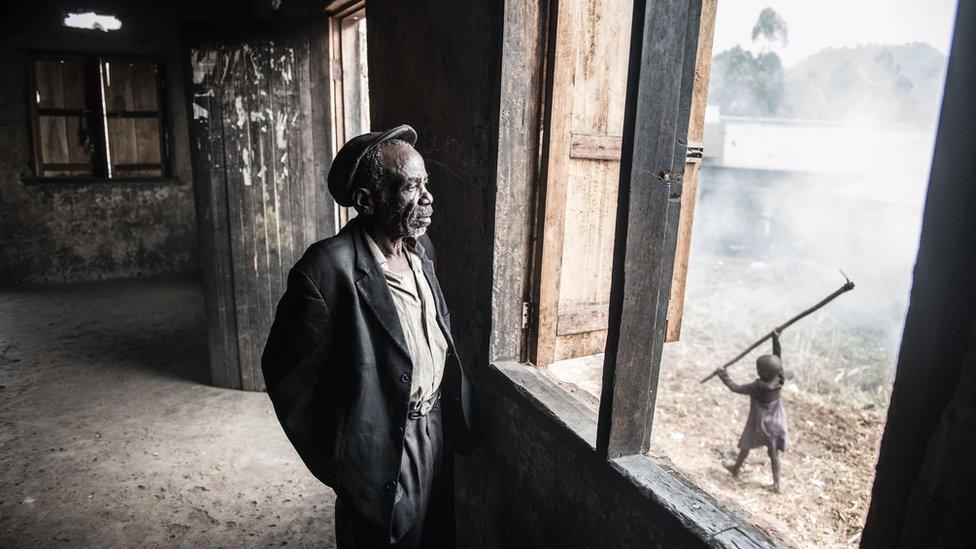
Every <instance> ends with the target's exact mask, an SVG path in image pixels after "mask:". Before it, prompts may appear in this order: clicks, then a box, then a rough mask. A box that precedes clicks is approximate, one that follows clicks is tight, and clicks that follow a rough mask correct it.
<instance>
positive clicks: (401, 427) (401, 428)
mask: <svg viewBox="0 0 976 549" xmlns="http://www.w3.org/2000/svg"><path fill="white" fill-rule="evenodd" d="M397 431H400V434H401V435H402V434H403V426H400V427H397Z"/></svg>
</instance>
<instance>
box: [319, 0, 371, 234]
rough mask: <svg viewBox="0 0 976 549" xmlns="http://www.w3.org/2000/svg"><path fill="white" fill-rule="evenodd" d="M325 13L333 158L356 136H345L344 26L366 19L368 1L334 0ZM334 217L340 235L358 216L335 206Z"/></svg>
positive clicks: (344, 208) (352, 209)
mask: <svg viewBox="0 0 976 549" xmlns="http://www.w3.org/2000/svg"><path fill="white" fill-rule="evenodd" d="M325 11H326V13H327V14H328V16H329V71H330V92H331V102H330V103H331V104H330V112H331V117H332V119H331V121H330V122H331V124H332V156H335V154H336V153H337V152H338V151H339V149H340V148H342V146H343V145H344V144H345V142H346V141H347V140H348V139H350V138H351V137H354V136H349V135H346V133H347V132H346V130H347V128H346V116H347V115H348V114H349V113H348V112H346V111H347V109H346V104H345V97H346V96H345V92H346V82H345V71H344V69H343V56H342V51H343V39H342V24H343V22H344V21H345V20H347V19H350V18H356V19H359V18H363V19H365V17H366V1H365V0H333V2H331V3H330V4H328V5H327V6H326V8H325ZM368 40H369V38H368V37H367V41H368ZM368 93H369V91H368V88H367V94H368ZM365 130H366V131H369V128H365ZM333 215H334V216H335V220H336V223H335V227H336V232H338V231H339V230H340V229H341V228H342V227H343V226H344V225H345V224H346V223H347V222H348V221H349V220H350V219H352V218H353V217H355V215H356V211H355V209H354V208H352V207H346V206H340V205H338V204H334V212H333Z"/></svg>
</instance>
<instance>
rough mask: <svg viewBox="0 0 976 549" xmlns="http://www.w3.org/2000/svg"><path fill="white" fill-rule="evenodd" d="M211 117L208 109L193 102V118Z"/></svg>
mask: <svg viewBox="0 0 976 549" xmlns="http://www.w3.org/2000/svg"><path fill="white" fill-rule="evenodd" d="M209 117H210V113H208V112H207V109H205V108H203V107H201V106H200V105H197V104H196V103H194V104H193V118H194V119H195V120H199V119H206V118H209Z"/></svg>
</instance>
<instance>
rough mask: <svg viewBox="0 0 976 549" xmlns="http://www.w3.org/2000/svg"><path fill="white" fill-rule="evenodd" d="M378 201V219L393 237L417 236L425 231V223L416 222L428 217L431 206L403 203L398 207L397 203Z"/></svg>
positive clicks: (431, 209) (430, 213)
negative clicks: (402, 205)
mask: <svg viewBox="0 0 976 549" xmlns="http://www.w3.org/2000/svg"><path fill="white" fill-rule="evenodd" d="M384 202H385V201H380V210H381V212H382V213H381V214H380V215H379V221H380V223H382V225H383V228H385V229H386V231H387V233H389V234H390V235H391V236H393V237H401V238H407V237H409V238H419V237H420V236H422V235H423V234H424V233H426V232H427V225H426V224H424V223H418V221H419V220H420V219H422V218H425V217H430V216H431V215H432V214H433V213H434V208H433V206H421V205H419V204H418V205H416V206H412V205H409V204H408V205H405V206H404V207H402V208H401V207H398V205H397V204H386V203H384Z"/></svg>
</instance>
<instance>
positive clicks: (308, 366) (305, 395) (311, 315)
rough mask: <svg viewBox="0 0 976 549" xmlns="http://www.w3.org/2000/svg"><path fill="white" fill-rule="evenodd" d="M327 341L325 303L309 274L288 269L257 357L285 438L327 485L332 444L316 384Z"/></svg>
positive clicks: (328, 320)
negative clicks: (280, 295) (273, 317)
mask: <svg viewBox="0 0 976 549" xmlns="http://www.w3.org/2000/svg"><path fill="white" fill-rule="evenodd" d="M332 339H333V329H332V316H331V314H330V312H329V307H328V304H327V303H326V302H325V300H324V299H323V297H322V294H321V293H320V292H319V290H318V288H316V287H315V284H314V283H312V281H311V280H310V279H309V277H308V275H306V274H305V273H304V272H303V271H302V270H300V269H299V268H297V267H295V268H292V270H291V271H290V272H289V273H288V287H287V289H286V290H285V294H284V296H282V298H281V301H279V302H278V309H277V311H276V312H275V319H274V323H273V324H272V326H271V333H270V334H269V335H268V342H267V344H266V345H265V347H264V353H263V354H262V355H261V369H262V371H263V373H264V381H265V386H266V388H267V391H268V396H269V397H270V398H271V402H272V404H273V405H274V409H275V413H276V414H277V416H278V420H279V421H280V422H281V426H282V427H283V428H284V431H285V434H286V435H288V439H289V440H290V441H291V443H292V444H293V445H294V446H295V449H296V450H297V451H298V454H299V455H300V456H301V458H302V460H303V461H304V462H305V464H306V465H307V466H308V468H309V470H311V471H312V473H313V474H314V475H315V476H316V477H318V478H319V480H321V481H322V482H325V483H326V484H329V485H332V482H333V480H334V474H335V472H334V468H335V464H334V463H333V462H332V459H331V458H332V455H333V454H332V451H331V450H332V446H333V445H334V443H335V442H336V441H335V440H330V439H332V438H334V437H330V436H328V432H330V430H329V429H327V426H326V425H323V421H322V420H323V414H322V412H323V404H324V403H323V402H322V399H321V394H320V393H321V391H320V389H321V385H320V382H321V381H322V379H321V378H322V376H323V374H324V373H325V370H326V365H327V362H328V359H329V356H330V354H331V351H332Z"/></svg>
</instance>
